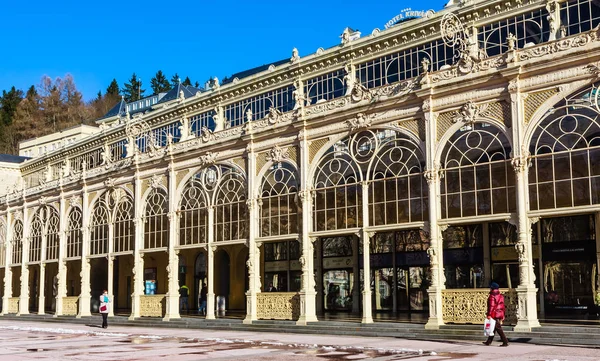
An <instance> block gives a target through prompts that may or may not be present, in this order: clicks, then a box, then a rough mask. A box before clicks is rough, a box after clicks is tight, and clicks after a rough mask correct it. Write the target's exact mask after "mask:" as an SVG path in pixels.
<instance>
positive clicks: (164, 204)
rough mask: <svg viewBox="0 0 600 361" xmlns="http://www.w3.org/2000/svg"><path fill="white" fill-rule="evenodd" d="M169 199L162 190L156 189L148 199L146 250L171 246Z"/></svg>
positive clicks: (146, 209) (145, 218) (144, 220)
mask: <svg viewBox="0 0 600 361" xmlns="http://www.w3.org/2000/svg"><path fill="white" fill-rule="evenodd" d="M168 213H169V197H168V195H167V192H166V191H165V190H164V189H163V188H161V187H158V188H154V189H152V190H151V191H150V193H149V194H148V197H146V202H145V210H144V218H143V223H144V245H143V247H144V249H162V248H166V247H168V246H169V218H168Z"/></svg>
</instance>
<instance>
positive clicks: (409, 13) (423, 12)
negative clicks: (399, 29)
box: [385, 8, 435, 29]
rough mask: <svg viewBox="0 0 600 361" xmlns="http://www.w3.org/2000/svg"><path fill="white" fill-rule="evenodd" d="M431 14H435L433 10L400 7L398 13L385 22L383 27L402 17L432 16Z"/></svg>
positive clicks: (389, 25) (391, 24) (393, 23)
mask: <svg viewBox="0 0 600 361" xmlns="http://www.w3.org/2000/svg"><path fill="white" fill-rule="evenodd" d="M433 14H435V11H433V10H413V9H411V8H406V9H402V10H401V11H400V13H399V14H398V15H396V16H394V17H393V18H391V19H390V20H389V21H388V22H387V23H385V28H386V29H389V28H391V27H392V26H394V25H396V24H397V23H398V22H399V21H401V20H404V19H411V18H430V17H432V16H433Z"/></svg>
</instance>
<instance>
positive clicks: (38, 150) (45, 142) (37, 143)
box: [19, 124, 100, 158]
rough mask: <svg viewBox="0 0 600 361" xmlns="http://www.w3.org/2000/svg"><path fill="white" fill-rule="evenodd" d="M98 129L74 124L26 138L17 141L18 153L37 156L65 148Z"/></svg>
mask: <svg viewBox="0 0 600 361" xmlns="http://www.w3.org/2000/svg"><path fill="white" fill-rule="evenodd" d="M99 131H100V128H98V127H94V126H91V125H83V124H81V125H76V126H73V127H70V128H67V129H64V130H62V131H60V132H56V133H52V134H48V135H44V136H42V137H37V138H32V139H27V140H24V141H22V142H20V143H19V155H20V156H22V157H29V158H37V157H39V156H42V155H44V154H48V153H52V152H55V151H59V150H62V149H65V148H66V147H67V146H69V145H71V144H73V143H76V142H77V141H79V140H81V139H83V138H87V137H88V136H90V135H92V134H95V133H97V132H99Z"/></svg>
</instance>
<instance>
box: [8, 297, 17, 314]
mask: <svg viewBox="0 0 600 361" xmlns="http://www.w3.org/2000/svg"><path fill="white" fill-rule="evenodd" d="M8 313H19V297H11V298H9V299H8Z"/></svg>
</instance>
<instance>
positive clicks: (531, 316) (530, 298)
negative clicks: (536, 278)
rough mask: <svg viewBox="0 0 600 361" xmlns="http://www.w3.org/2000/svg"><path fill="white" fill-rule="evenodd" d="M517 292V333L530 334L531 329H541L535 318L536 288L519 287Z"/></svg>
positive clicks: (528, 286) (529, 286) (530, 286)
mask: <svg viewBox="0 0 600 361" xmlns="http://www.w3.org/2000/svg"><path fill="white" fill-rule="evenodd" d="M516 291H517V298H518V303H517V317H518V319H517V324H516V325H515V328H514V330H515V331H517V332H531V331H532V329H533V328H536V327H541V325H540V321H539V320H538V318H537V291H538V290H537V288H535V287H533V286H532V285H525V286H519V287H517V289H516Z"/></svg>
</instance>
